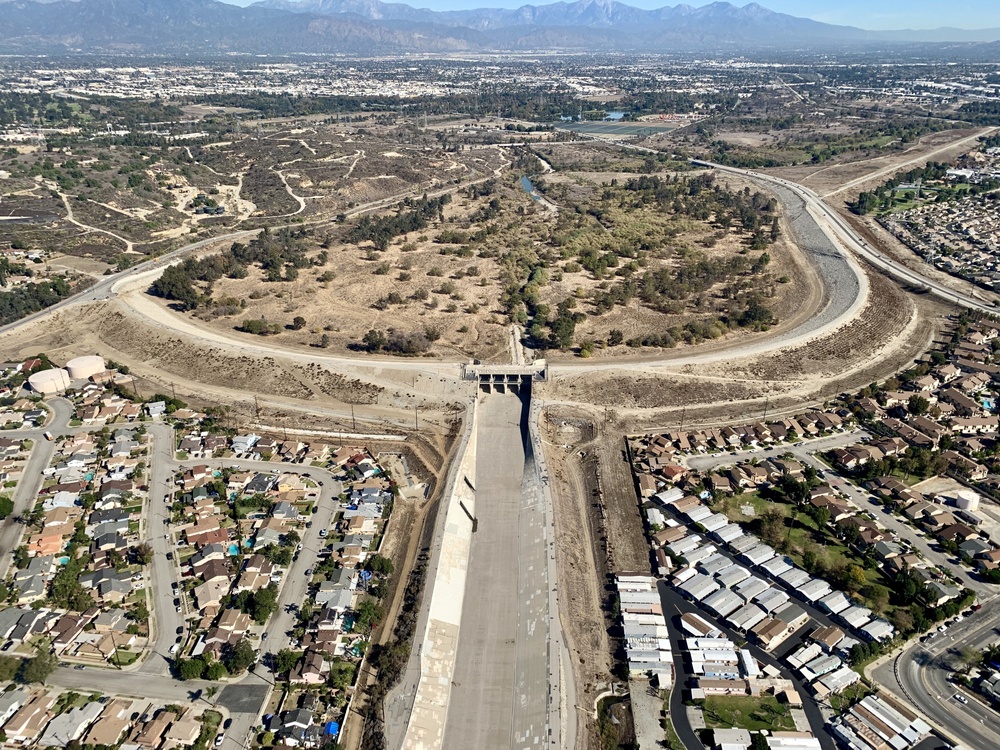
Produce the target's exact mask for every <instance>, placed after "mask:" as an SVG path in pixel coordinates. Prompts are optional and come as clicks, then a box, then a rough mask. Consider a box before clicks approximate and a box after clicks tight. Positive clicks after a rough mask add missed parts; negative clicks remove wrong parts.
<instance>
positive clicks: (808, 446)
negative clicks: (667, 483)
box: [685, 429, 870, 471]
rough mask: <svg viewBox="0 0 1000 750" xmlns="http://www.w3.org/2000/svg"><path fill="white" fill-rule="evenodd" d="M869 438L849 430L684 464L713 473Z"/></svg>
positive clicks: (859, 432) (806, 453)
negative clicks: (740, 464)
mask: <svg viewBox="0 0 1000 750" xmlns="http://www.w3.org/2000/svg"><path fill="white" fill-rule="evenodd" d="M867 437H870V436H869V434H868V433H867V432H865V431H864V430H860V429H858V430H851V431H850V432H843V433H837V434H835V435H829V436H827V437H821V438H816V439H814V440H803V441H801V442H802V444H801V445H799V444H798V443H796V444H795V445H791V444H788V443H785V444H783V445H776V446H774V447H773V448H766V449H758V450H748V451H736V453H735V454H733V453H714V454H712V455H708V456H700V455H699V456H692V457H691V458H689V459H687V460H686V461H685V463H686V464H687V465H688V466H689V467H691V468H692V469H697V470H698V471H714V470H716V469H718V468H719V467H722V466H734V465H735V464H738V463H741V462H743V461H751V460H753V459H755V458H756V459H757V460H758V461H763V460H765V459H768V458H778V457H780V456H783V455H785V454H786V453H793V454H795V456H797V457H798V458H803V457H805V456H807V455H808V454H809V452H810V451H828V450H833V449H834V448H843V447H844V446H847V445H854V443H857V442H860V441H861V440H864V439H865V438H867Z"/></svg>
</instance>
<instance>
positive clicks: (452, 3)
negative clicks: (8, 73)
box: [225, 0, 1000, 29]
mask: <svg viewBox="0 0 1000 750" xmlns="http://www.w3.org/2000/svg"><path fill="white" fill-rule="evenodd" d="M225 1H226V2H231V3H234V4H235V5H249V4H250V3H252V2H255V0H225ZM399 1H400V2H405V1H406V0H399ZM545 1H546V0H409V3H408V4H409V5H413V6H415V7H418V8H433V9H434V10H453V9H457V8H498V7H502V8H517V7H519V6H521V5H526V4H528V3H532V4H537V5H543V4H545ZM681 1H682V0H622V2H625V3H627V4H628V5H634V6H636V7H639V8H658V7H661V6H664V5H676V4H677V3H678V2H681ZM687 1H688V3H689V4H691V5H695V6H700V5H705V4H706V3H705V2H703V0H687ZM759 2H760V4H761V5H763V6H764V7H765V8H770V9H771V10H776V11H780V12H782V13H790V14H792V15H795V16H804V17H806V18H814V19H816V20H817V21H825V22H826V23H836V24H844V25H848V26H859V27H861V28H863V29H933V28H938V27H940V26H957V27H959V28H965V29H986V28H1000V0H952V2H944V1H943V0H759ZM733 4H734V5H745V4H746V3H745V2H743V0H736V2H734V3H733Z"/></svg>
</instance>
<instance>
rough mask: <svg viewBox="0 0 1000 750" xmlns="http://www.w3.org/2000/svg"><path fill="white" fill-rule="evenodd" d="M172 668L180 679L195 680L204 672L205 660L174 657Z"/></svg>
mask: <svg viewBox="0 0 1000 750" xmlns="http://www.w3.org/2000/svg"><path fill="white" fill-rule="evenodd" d="M174 669H175V670H176V671H177V676H178V677H179V678H180V679H182V680H197V679H200V678H201V676H202V675H203V674H204V673H205V662H203V661H202V660H201V659H176V660H175V661H174Z"/></svg>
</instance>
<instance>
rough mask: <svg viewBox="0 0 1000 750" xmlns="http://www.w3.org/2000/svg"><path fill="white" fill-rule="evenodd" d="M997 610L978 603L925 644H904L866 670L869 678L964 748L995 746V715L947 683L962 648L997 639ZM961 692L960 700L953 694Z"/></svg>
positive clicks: (998, 738) (998, 737)
mask: <svg viewBox="0 0 1000 750" xmlns="http://www.w3.org/2000/svg"><path fill="white" fill-rule="evenodd" d="M998 626H1000V609H991V608H983V609H982V610H980V611H979V612H976V613H975V614H973V615H972V616H970V617H967V618H965V619H964V620H963V621H962V622H960V623H958V624H956V625H951V626H949V627H948V629H947V630H946V631H945V632H944V633H941V634H939V635H937V636H935V637H934V638H933V639H931V640H929V641H926V642H925V643H915V644H914V645H912V646H911V647H910V648H909V649H907V650H906V651H904V652H902V653H901V654H899V655H898V656H896V657H895V658H893V659H890V660H888V661H886V662H885V663H883V664H881V665H879V666H878V667H876V668H875V669H874V670H872V676H873V677H874V678H875V680H876V681H877V682H878V683H879V684H881V685H885V686H886V687H887V688H888V689H889V690H890V691H892V692H893V693H895V694H896V695H898V696H899V697H901V698H903V699H905V700H907V701H909V702H910V703H912V704H913V705H914V707H916V708H917V709H918V710H920V711H921V712H922V713H923V714H924V715H925V716H927V717H928V718H929V719H930V721H931V722H933V723H934V724H936V725H937V726H938V727H941V728H942V729H943V730H944V732H945V733H946V734H949V735H951V736H952V737H953V738H954V739H955V740H956V741H958V742H961V743H962V744H963V745H964V747H965V748H967V750H972V749H973V748H977V749H978V748H990V747H997V746H998V745H1000V716H998V715H997V713H996V712H995V711H993V710H992V709H991V708H989V707H987V706H986V705H984V704H983V703H981V702H980V701H979V699H978V698H977V697H976V696H975V694H974V693H972V692H969V691H967V690H965V689H964V688H959V687H957V686H956V685H953V684H950V683H949V682H948V677H949V675H950V674H951V671H952V667H953V666H957V665H958V664H959V659H960V654H961V651H962V650H963V649H966V648H971V649H975V650H980V651H981V650H982V649H984V648H985V647H987V646H989V645H991V644H993V643H995V642H996V640H997V628H998ZM956 693H962V694H964V695H965V696H966V697H967V698H968V703H967V704H963V703H961V702H959V701H957V700H955V698H954V697H953V696H954V695H955V694H956Z"/></svg>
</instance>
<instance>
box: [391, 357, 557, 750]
mask: <svg viewBox="0 0 1000 750" xmlns="http://www.w3.org/2000/svg"><path fill="white" fill-rule="evenodd" d="M483 378H485V379H483ZM469 379H470V380H474V381H475V385H474V386H473V387H474V388H475V392H476V394H477V395H476V398H475V400H474V402H473V403H472V404H471V406H470V411H469V419H470V422H469V423H468V425H467V432H466V437H464V438H463V444H462V446H461V448H460V452H459V457H458V458H457V459H456V463H455V465H454V467H453V469H452V471H451V472H450V476H449V485H448V488H447V490H446V491H445V494H444V496H443V497H442V501H441V503H442V504H441V508H440V515H441V521H440V523H439V525H438V531H437V532H436V539H435V542H434V544H433V546H434V547H435V548H436V554H432V558H431V569H430V571H429V573H428V582H427V587H426V589H425V592H426V594H425V600H424V603H423V605H422V614H421V617H420V619H418V627H417V632H418V633H419V634H420V636H419V637H418V639H417V642H416V643H415V644H414V653H413V654H412V656H411V663H410V667H409V668H408V671H407V675H406V677H405V678H404V680H403V683H402V684H401V685H400V686H398V689H397V690H396V691H395V694H394V696H393V697H392V699H391V700H390V701H389V702H388V705H387V710H386V719H387V722H386V725H387V726H386V728H387V740H388V744H389V747H390V748H400V747H401V748H403V750H439V749H440V748H447V749H449V750H451V749H452V748H454V749H455V750H468V749H469V748H501V747H503V748H518V749H519V750H533V749H534V748H557V747H560V742H561V736H562V732H561V729H562V725H561V719H560V698H561V697H562V696H561V690H560V688H561V684H560V682H561V681H560V678H559V675H560V659H561V648H562V641H561V637H560V631H559V625H558V604H557V601H556V599H555V592H554V589H553V586H554V579H555V572H554V556H553V555H554V548H553V544H552V539H551V532H550V528H551V521H552V518H551V508H550V500H549V493H548V490H547V487H546V486H545V481H546V476H545V474H546V470H545V468H544V458H543V457H540V458H539V460H538V461H536V458H535V450H536V448H535V446H536V445H540V442H539V441H538V440H537V435H535V434H534V431H533V430H531V429H530V425H529V422H530V420H531V419H532V418H537V416H538V415H537V413H536V411H532V410H531V378H530V376H529V377H525V378H522V376H521V375H520V374H518V375H513V376H508V375H507V374H502V375H501V376H499V377H498V376H496V375H495V374H487V375H485V376H483V375H474V376H473V377H471V378H469ZM470 385H472V383H470Z"/></svg>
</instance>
